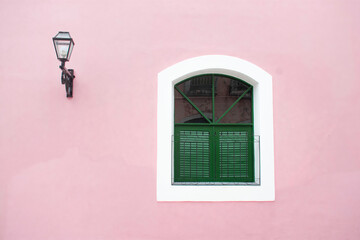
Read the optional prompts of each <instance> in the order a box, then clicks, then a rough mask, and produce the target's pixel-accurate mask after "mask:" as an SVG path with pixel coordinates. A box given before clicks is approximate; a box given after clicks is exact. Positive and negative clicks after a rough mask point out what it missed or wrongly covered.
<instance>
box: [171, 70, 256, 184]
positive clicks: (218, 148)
mask: <svg viewBox="0 0 360 240" xmlns="http://www.w3.org/2000/svg"><path fill="white" fill-rule="evenodd" d="M174 93H175V96H174V103H175V106H174V107H175V111H174V119H175V124H174V162H173V182H174V183H178V184H192V183H194V184H196V183H204V184H224V183H226V184H233V183H248V182H254V181H255V179H254V175H255V173H254V165H255V163H254V139H253V134H254V129H253V109H252V104H253V98H252V96H253V89H252V86H250V85H249V84H247V83H244V82H242V81H241V80H239V79H235V78H233V77H229V76H225V75H221V74H207V75H201V76H195V77H192V78H189V79H186V80H184V81H182V82H180V83H178V84H176V85H175V86H174Z"/></svg>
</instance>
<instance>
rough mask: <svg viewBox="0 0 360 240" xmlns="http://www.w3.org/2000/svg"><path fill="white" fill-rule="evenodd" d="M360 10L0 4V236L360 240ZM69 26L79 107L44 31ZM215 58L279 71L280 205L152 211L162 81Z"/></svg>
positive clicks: (344, 6) (333, 0) (278, 5)
mask: <svg viewBox="0 0 360 240" xmlns="http://www.w3.org/2000/svg"><path fill="white" fill-rule="evenodd" d="M359 9H360V2H359V1H344V0H311V1H307V0H301V1H300V0H299V1H279V0H267V1H265V0H264V1H260V0H254V1H242V0H240V1H235V0H233V1H231V0H222V1H220V0H219V1H207V0H198V1H193V0H182V1H166V0H155V1H130V0H127V1H115V0H107V1H94V0H91V1H90V0H87V1H85V0H81V1H50V0H48V1H44V0H41V1H40V0H33V1H25V0H23V1H10V0H2V1H1V7H0V29H1V36H0V52H1V55H0V164H1V167H0V239H4V240H20V239H21V240H23V239H26V240H35V239H36V240H44V239H52V240H63V239H68V240H83V239H84V240H85V239H86V240H93V239H101V240H108V239H109V240H110V239H111V240H114V239H359V238H360V207H359V203H360V190H359V185H360V152H359V143H358V142H359V141H358V139H357V138H358V136H359V134H360V127H359V122H360V113H359V104H360V100H359V99H360V98H359V94H360V67H359V66H360V57H359V56H360V47H359V46H360V45H359V41H360V14H359ZM59 30H65V31H70V33H71V34H72V36H73V37H74V40H75V44H76V45H75V48H74V51H73V55H72V59H71V61H70V63H69V64H68V67H73V68H75V71H76V73H75V74H76V79H75V83H74V98H73V99H67V98H66V97H65V89H64V86H63V85H61V84H60V70H59V69H58V65H59V62H58V61H57V60H56V57H55V52H54V49H53V45H52V40H51V38H52V37H53V36H54V35H55V34H56V33H57V31H59ZM207 54H222V55H230V56H236V57H239V58H242V59H245V60H248V61H250V62H252V63H254V64H256V65H258V66H260V67H262V68H263V69H265V70H266V71H268V72H269V73H270V74H271V75H272V76H273V81H274V126H275V127H274V128H275V129H274V130H275V162H276V164H275V169H276V201H275V202H263V203H255V202H230V203H157V202H156V104H157V100H156V97H157V90H156V87H157V73H158V72H160V71H161V70H163V69H164V68H166V67H168V66H170V65H172V64H175V63H177V62H179V61H181V60H184V59H187V58H191V57H196V56H201V55H207Z"/></svg>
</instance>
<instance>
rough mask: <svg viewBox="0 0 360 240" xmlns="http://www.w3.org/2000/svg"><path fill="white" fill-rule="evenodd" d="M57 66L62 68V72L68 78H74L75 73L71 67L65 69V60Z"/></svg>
mask: <svg viewBox="0 0 360 240" xmlns="http://www.w3.org/2000/svg"><path fill="white" fill-rule="evenodd" d="M59 68H60V69H61V70H62V72H63V73H64V74H65V75H66V76H67V77H69V78H72V79H74V78H75V75H74V71H73V70H72V69H69V70H70V71H69V70H68V69H67V68H66V67H65V62H61V65H60V66H59Z"/></svg>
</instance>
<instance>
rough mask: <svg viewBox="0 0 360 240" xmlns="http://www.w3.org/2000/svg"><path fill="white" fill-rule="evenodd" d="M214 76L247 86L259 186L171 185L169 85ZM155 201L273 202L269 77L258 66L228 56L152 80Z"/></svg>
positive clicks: (190, 63) (178, 67)
mask: <svg viewBox="0 0 360 240" xmlns="http://www.w3.org/2000/svg"><path fill="white" fill-rule="evenodd" d="M210 73H219V74H226V75H229V76H233V77H236V78H239V79H241V80H243V81H245V82H247V83H249V84H250V85H252V86H253V89H254V90H253V91H254V92H253V93H254V96H253V98H254V101H253V104H254V108H253V109H254V134H255V135H259V136H260V145H261V146H260V166H261V171H260V179H261V184H260V185H255V186H254V185H250V186H237V185H235V186H230V185H225V186H221V185H220V186H219V185H209V186H203V185H201V186H196V185H195V186H194V185H172V182H171V176H172V164H171V162H172V154H173V153H172V136H173V134H174V85H175V84H176V83H178V82H180V81H182V80H185V79H187V78H190V77H192V76H196V75H200V74H210ZM157 110H158V111H157V200H158V201H274V200H275V180H274V136H273V135H274V133H273V96H272V77H271V75H270V74H268V73H267V72H265V71H264V70H263V69H261V68H259V67H258V66H256V65H254V64H252V63H250V62H248V61H245V60H242V59H239V58H236V57H231V56H223V55H206V56H201V57H195V58H191V59H187V60H185V61H182V62H179V63H177V64H175V65H173V66H171V67H169V68H166V69H165V70H163V71H161V72H160V73H159V74H158V105H157Z"/></svg>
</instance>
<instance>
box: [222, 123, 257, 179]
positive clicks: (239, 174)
mask: <svg viewBox="0 0 360 240" xmlns="http://www.w3.org/2000/svg"><path fill="white" fill-rule="evenodd" d="M215 129H216V152H217V154H216V156H217V161H216V162H217V177H218V178H219V181H220V182H252V181H254V160H253V139H252V128H251V127H215Z"/></svg>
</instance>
